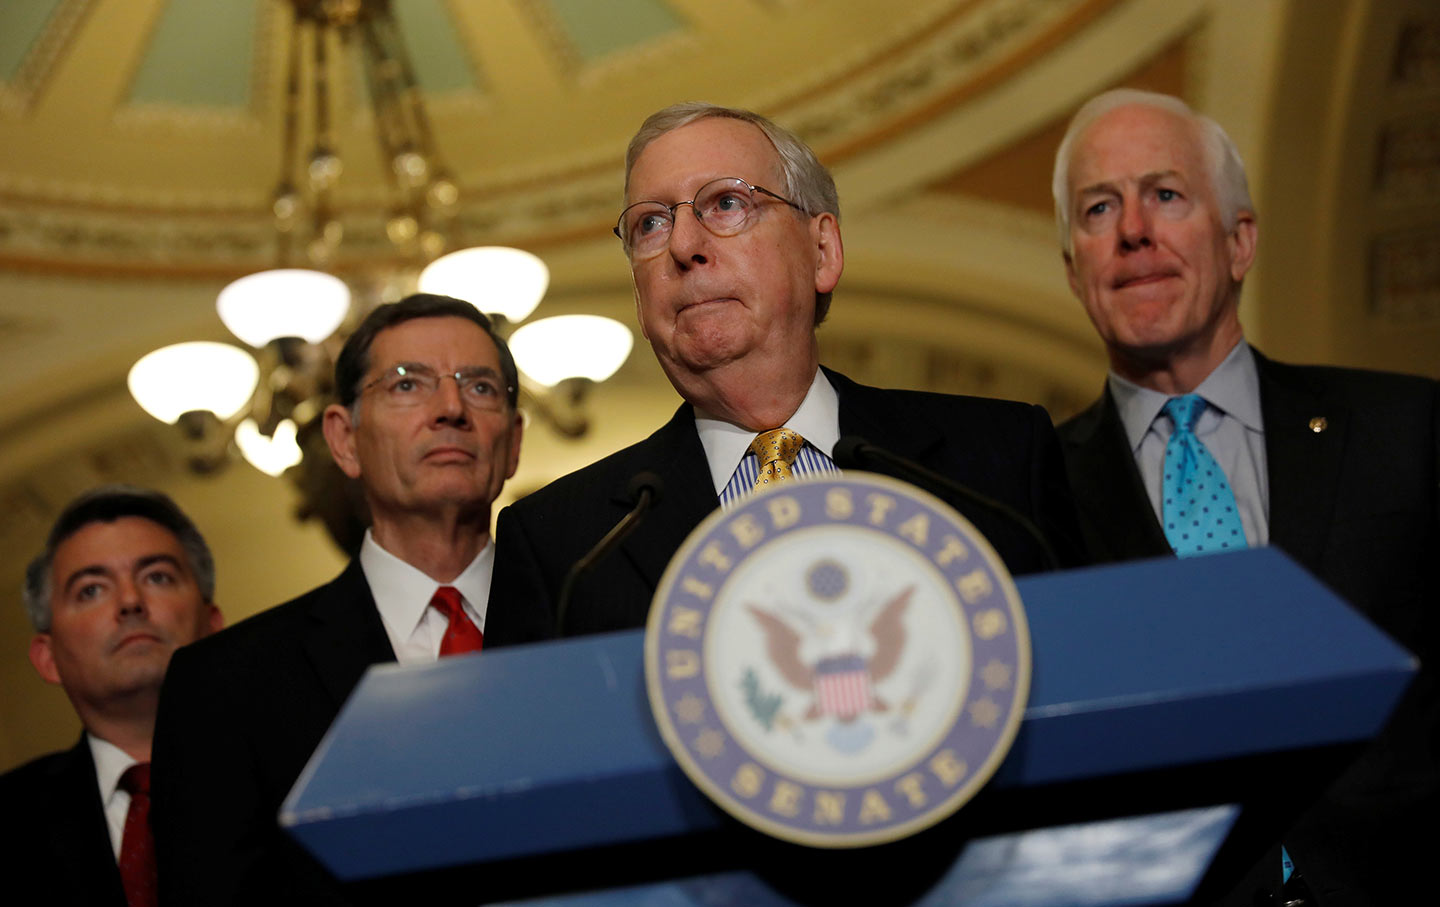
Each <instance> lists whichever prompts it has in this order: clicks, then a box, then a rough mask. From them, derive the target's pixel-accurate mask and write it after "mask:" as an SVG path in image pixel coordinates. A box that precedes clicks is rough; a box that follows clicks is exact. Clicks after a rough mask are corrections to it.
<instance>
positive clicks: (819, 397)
mask: <svg viewBox="0 0 1440 907" xmlns="http://www.w3.org/2000/svg"><path fill="white" fill-rule="evenodd" d="M695 428H696V430H697V431H698V432H699V433H700V443H701V445H702V446H703V447H704V448H705V459H706V460H707V461H708V463H709V466H710V479H711V482H712V483H713V484H714V487H715V494H716V497H717V498H719V500H720V506H721V507H723V508H726V509H728V508H730V507H731V506H732V505H734V503H735V502H736V501H738V500H740V499H741V498H743V497H744V496H745V495H747V494H749V493H750V491H751V489H752V488H753V487H754V485H755V476H756V475H757V474H758V473H759V471H760V463H759V460H758V458H757V457H756V456H755V455H754V454H753V453H751V452H750V442H751V441H753V440H755V435H756V432H753V431H750V430H749V429H745V428H741V427H740V426H738V425H732V424H731V423H729V422H725V421H723V420H720V419H712V418H709V417H707V416H704V415H702V414H700V413H699V412H697V413H696V414H695ZM770 428H789V429H791V430H792V431H797V432H799V433H800V436H801V437H803V438H804V439H805V446H804V447H803V448H801V450H800V453H799V455H798V456H797V457H796V458H795V465H794V467H793V471H794V473H795V475H797V476H803V475H813V474H816V473H824V472H834V471H836V469H837V468H836V466H835V463H834V462H833V461H832V460H831V459H830V456H829V451H831V450H834V448H835V442H836V441H839V440H840V400H839V398H838V397H837V396H836V394H835V388H833V387H831V386H830V382H829V381H827V380H825V373H824V372H822V371H820V370H819V369H816V370H815V378H814V380H813V381H811V383H810V390H809V391H808V392H807V393H806V394H805V399H804V400H803V401H801V403H800V408H799V409H797V410H795V413H794V415H792V416H791V417H790V418H789V419H786V420H785V422H784V424H783V425H772V426H770Z"/></svg>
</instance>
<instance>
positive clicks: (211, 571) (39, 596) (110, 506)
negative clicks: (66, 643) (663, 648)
mask: <svg viewBox="0 0 1440 907" xmlns="http://www.w3.org/2000/svg"><path fill="white" fill-rule="evenodd" d="M129 516H133V517H140V518H141V519H145V520H149V521H150V522H152V523H155V524H156V525H158V526H160V527H162V528H164V529H166V530H169V532H170V533H171V534H172V535H174V536H175V538H176V540H177V541H179V542H180V548H181V550H183V551H184V552H185V559H186V560H187V561H189V562H190V571H191V572H192V573H193V574H194V575H195V582H196V584H197V585H198V586H199V587H200V594H201V595H202V596H203V597H204V599H205V601H206V602H212V603H213V601H214V599H215V559H214V558H213V557H212V556H211V554H210V546H209V545H207V544H205V538H204V536H202V535H201V534H200V530H199V529H196V528H195V524H194V523H193V522H191V520H190V518H189V517H188V516H186V515H185V512H184V511H182V510H181V509H180V508H179V507H178V506H176V504H175V502H174V501H172V500H170V498H169V497H168V496H167V495H164V494H161V493H160V492H158V491H151V490H150V489H148V488H137V487H135V486H133V485H102V486H100V487H98V488H92V489H91V490H90V491H87V492H85V493H84V494H82V495H80V496H79V497H77V498H76V499H75V500H73V501H71V502H70V503H69V504H68V505H67V506H66V507H65V509H64V510H63V511H61V512H60V516H59V517H58V518H56V520H55V525H54V526H53V527H51V529H50V535H49V536H48V537H47V538H46V540H45V550H44V551H42V552H40V554H39V555H38V556H36V558H35V559H34V560H33V561H31V562H30V565H29V566H28V567H26V568H25V589H24V596H25V611H26V613H27V614H29V616H30V624H31V626H33V627H34V628H35V632H36V633H48V632H50V621H51V611H50V597H51V596H52V595H53V594H54V589H53V583H52V581H51V575H50V574H51V568H52V567H53V566H54V563H55V550H56V549H57V548H59V547H60V546H61V545H62V544H64V542H65V540H66V539H68V538H70V536H72V535H74V534H75V533H77V532H79V531H80V530H81V529H84V528H85V527H86V526H89V525H90V524H91V523H113V522H115V521H116V520H118V519H121V518H122V517H129Z"/></svg>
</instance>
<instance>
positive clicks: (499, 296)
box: [419, 246, 550, 323]
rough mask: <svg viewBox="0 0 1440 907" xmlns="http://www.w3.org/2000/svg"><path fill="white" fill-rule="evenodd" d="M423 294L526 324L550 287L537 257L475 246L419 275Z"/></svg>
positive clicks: (547, 273) (444, 257) (547, 272)
mask: <svg viewBox="0 0 1440 907" xmlns="http://www.w3.org/2000/svg"><path fill="white" fill-rule="evenodd" d="M419 285H420V292H422V293H438V294H439V295H441V296H454V297H455V298H456V299H463V300H465V301H466V302H469V303H471V304H473V305H474V306H475V308H477V309H479V310H480V311H482V312H488V313H491V314H495V315H504V316H505V318H506V319H508V320H509V321H511V322H512V323H515V322H521V321H524V320H525V319H526V318H528V317H529V315H530V313H531V312H533V311H535V307H536V306H538V305H539V304H540V300H541V299H543V298H544V297H545V290H546V289H548V288H549V286H550V269H549V268H547V267H546V266H545V262H543V261H541V260H540V259H539V258H538V257H537V256H535V255H531V254H530V253H529V252H526V251H524V250H522V249H510V248H506V247H505V246H476V247H474V248H471V249H460V250H458V251H455V252H451V253H450V254H449V255H442V256H440V257H439V258H437V259H435V260H434V261H432V262H430V264H429V265H427V266H426V267H425V270H423V271H421V272H420V284H419Z"/></svg>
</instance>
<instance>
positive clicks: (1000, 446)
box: [492, 103, 1078, 644]
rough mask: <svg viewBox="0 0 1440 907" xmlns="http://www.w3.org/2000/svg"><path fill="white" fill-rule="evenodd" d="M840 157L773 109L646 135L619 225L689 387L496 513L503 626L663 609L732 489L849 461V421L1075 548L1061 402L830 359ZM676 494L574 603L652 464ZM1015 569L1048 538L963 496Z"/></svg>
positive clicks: (629, 160)
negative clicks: (661, 412) (624, 442)
mask: <svg viewBox="0 0 1440 907" xmlns="http://www.w3.org/2000/svg"><path fill="white" fill-rule="evenodd" d="M839 211H840V208H839V199H838V197H837V193H836V191H835V183H834V180H833V179H832V178H831V176H830V174H829V172H828V171H827V170H826V169H825V168H824V166H822V165H821V164H820V162H819V161H818V160H816V158H815V155H814V153H813V152H812V151H811V150H810V149H809V148H808V147H806V146H805V144H804V143H803V142H801V141H800V140H799V139H798V138H796V137H795V136H794V135H792V134H790V133H789V132H787V131H785V130H784V129H782V128H780V127H779V126H776V125H775V124H774V123H772V122H770V121H769V120H767V119H765V118H764V117H761V116H759V115H757V114H754V113H751V112H749V111H744V110H735V109H730V108H724V107H716V106H714V105H710V104H697V103H690V104H679V105H675V106H673V107H669V108H666V109H665V110H661V111H660V112H658V113H656V114H654V115H653V116H651V117H650V118H649V119H647V120H646V121H645V123H644V124H643V125H642V126H641V127H640V131H639V132H638V133H637V134H636V135H635V137H634V139H632V140H631V142H630V148H629V151H628V154H627V156H626V183H625V207H624V210H623V211H622V212H621V214H620V217H619V220H618V222H617V224H616V226H615V233H616V235H617V236H618V237H619V238H620V242H621V245H622V247H623V249H624V251H625V255H626V257H627V258H628V260H629V264H630V270H631V275H632V277H633V279H634V284H635V300H636V306H637V312H638V316H639V322H640V330H641V332H642V333H643V334H644V335H645V337H646V339H647V340H649V341H650V346H651V348H652V349H653V350H654V352H655V356H656V358H657V359H658V360H659V362H660V366H661V368H663V369H664V371H665V374H666V376H667V377H668V378H669V379H670V383H671V384H672V385H673V386H674V387H675V389H676V390H677V391H678V392H679V394H680V396H681V397H683V398H684V401H685V402H684V404H683V405H682V406H681V407H680V409H679V410H678V411H677V412H676V414H675V416H674V418H672V419H671V420H670V422H669V423H668V424H666V425H665V426H664V427H662V428H661V429H660V430H659V431H657V432H655V434H653V435H651V436H650V437H649V438H647V439H645V440H644V441H641V442H640V443H638V444H635V445H633V446H631V447H628V448H626V449H624V450H622V451H620V452H618V453H616V454H614V455H612V456H610V457H607V458H605V459H603V460H601V461H599V462H598V463H595V464H592V465H591V466H589V467H586V468H585V469H582V470H580V471H579V472H576V473H573V474H571V475H569V476H566V477H564V478H562V479H560V480H558V481H556V482H554V483H552V484H551V485H549V486H547V487H546V488H543V489H541V490H540V491H538V492H536V493H534V494H532V495H530V496H529V497H527V498H525V499H524V500H522V501H520V502H518V503H516V504H515V505H514V506H511V507H509V508H507V509H506V510H505V511H503V512H502V513H501V514H500V520H499V523H498V525H497V528H496V537H497V545H498V548H497V555H496V569H495V595H496V599H497V600H503V601H504V602H505V607H504V608H503V609H499V610H497V611H496V613H495V615H494V621H493V630H492V642H493V643H494V644H504V643H513V642H523V641H528V640H534V639H541V638H545V637H548V636H551V635H556V634H559V635H572V634H581V633H596V632H602V631H606V630H616V629H621V628H627V627H638V626H641V625H643V624H644V622H645V617H646V613H647V610H648V608H649V605H650V599H651V597H652V596H653V595H654V592H655V588H656V585H657V584H658V582H659V580H660V575H661V573H662V572H663V571H664V569H665V566H666V563H667V562H668V561H669V559H670V556H671V555H672V554H673V553H674V552H675V550H676V548H677V547H678V546H679V544H680V542H681V541H682V540H683V539H684V538H685V536H686V535H687V534H688V533H689V532H690V531H691V530H692V529H694V528H695V526H696V525H697V524H699V522H700V521H701V520H702V519H704V518H705V516H706V515H707V514H709V513H710V512H711V511H713V510H714V509H715V508H716V507H717V506H727V505H728V504H730V503H731V502H733V501H735V500H737V499H738V498H740V497H743V496H744V495H747V494H749V493H751V491H752V490H753V489H755V488H759V487H764V486H768V485H774V484H777V483H781V482H785V481H789V480H790V479H791V478H793V477H794V476H803V475H806V474H812V473H819V472H826V471H830V470H833V469H835V465H834V463H833V461H832V459H831V454H832V450H833V448H834V445H835V443H836V442H837V441H838V440H839V439H840V438H841V437H842V436H843V435H851V434H854V435H861V436H864V437H865V438H867V439H868V440H870V441H871V442H873V443H875V444H877V445H881V446H883V447H886V448H888V449H889V450H891V451H893V452H895V453H898V454H901V455H903V456H906V457H908V458H911V459H913V460H917V461H919V462H920V463H922V464H923V465H925V466H927V467H929V468H930V469H933V470H935V471H937V472H940V473H942V474H944V475H946V476H948V477H949V478H951V479H953V480H955V481H958V482H961V483H964V484H966V485H968V486H970V487H971V488H973V489H977V490H979V491H981V492H983V493H984V494H986V495H988V496H990V497H992V498H994V499H997V500H999V501H1001V502H1003V503H1005V504H1008V505H1009V506H1010V507H1012V508H1013V509H1014V510H1017V511H1019V512H1020V513H1021V514H1022V515H1024V516H1026V517H1028V518H1029V519H1030V520H1032V521H1033V522H1034V523H1036V524H1038V525H1039V526H1040V528H1041V530H1042V532H1043V533H1044V534H1045V535H1046V536H1048V538H1049V540H1050V543H1051V544H1052V545H1053V546H1054V547H1055V548H1056V549H1057V550H1058V551H1059V552H1060V556H1061V560H1062V562H1073V561H1074V560H1076V559H1077V555H1075V554H1074V552H1075V551H1077V550H1078V529H1076V526H1075V516H1074V512H1073V509H1072V505H1071V503H1070V492H1069V488H1068V486H1067V484H1066V479H1065V476H1064V471H1063V468H1062V466H1061V461H1060V455H1059V445H1058V443H1057V442H1056V439H1055V433H1054V430H1053V428H1052V427H1051V424H1050V419H1049V417H1048V416H1047V415H1046V414H1045V411H1044V410H1043V409H1041V408H1040V407H1038V406H1026V405H1022V404H1018V403H1009V402H1003V401H996V400H982V399H978V398H971V397H957V396H948V395H942V394H926V393H915V392H908V391H895V390H881V389H878V388H873V387H865V386H862V385H859V384H856V383H855V382H853V381H850V380H849V379H847V378H845V377H844V376H843V375H840V374H838V373H836V372H834V371H831V370H829V369H825V368H822V367H821V366H820V362H819V346H818V344H817V342H816V337H815V331H816V327H817V326H818V325H819V324H820V322H821V321H823V320H824V318H825V315H826V313H827V311H828V310H829V307H830V298H831V293H832V291H833V290H834V289H835V287H836V285H837V283H838V282H839V280H840V273H841V271H842V269H843V267H844V250H843V248H842V246H841V240H840V214H839ZM642 472H651V473H654V474H655V475H656V476H658V477H659V479H660V482H661V484H663V491H662V493H661V494H660V495H659V497H658V500H657V501H656V503H655V506H654V507H653V510H652V511H651V513H650V514H649V515H648V516H647V517H646V519H645V520H644V522H642V523H641V524H640V525H639V527H638V528H637V529H636V530H635V531H634V533H633V534H632V535H630V536H629V537H628V538H627V539H626V540H625V541H624V542H623V545H622V549H621V550H620V551H617V552H614V553H613V554H611V555H610V556H609V557H608V558H607V559H605V560H602V561H600V562H598V563H597V564H596V565H595V566H594V568H593V569H592V571H591V572H590V573H588V574H587V575H585V576H583V577H581V578H580V579H579V580H578V581H577V582H575V583H574V584H573V587H572V596H571V598H570V599H569V600H568V607H567V608H566V609H565V611H564V614H563V619H562V620H561V621H560V622H561V623H562V624H563V625H562V626H559V627H557V626H556V622H557V617H560V616H561V615H558V614H557V611H559V610H560V609H559V607H558V602H557V600H558V599H559V597H560V589H561V586H562V585H563V584H564V579H565V575H566V573H567V572H568V570H569V568H570V566H571V565H572V564H573V563H574V562H575V561H576V560H577V559H579V558H580V557H581V556H582V555H584V554H585V553H586V552H587V551H588V550H590V549H591V547H592V546H593V545H594V544H595V543H596V541H597V540H599V539H600V538H601V537H602V536H603V535H604V534H605V533H606V531H607V530H609V529H610V527H611V526H613V525H614V524H615V523H616V521H617V520H618V519H620V517H622V516H623V515H624V514H625V513H626V511H627V510H628V509H629V508H630V506H631V501H632V499H633V497H634V495H633V493H632V492H630V491H629V490H628V487H627V486H629V485H630V483H631V480H632V479H633V478H634V477H635V476H636V475H637V474H639V473H642ZM962 509H965V510H966V515H967V516H969V517H970V519H971V520H972V521H974V522H975V523H976V525H977V526H978V527H979V528H980V529H981V531H983V532H985V533H986V535H988V536H989V538H990V539H991V541H992V542H993V543H994V544H995V547H996V549H997V550H998V551H999V553H1000V555H1001V556H1002V557H1003V558H1004V559H1005V561H1006V562H1007V564H1008V565H1009V567H1010V569H1011V570H1012V571H1014V572H1017V573H1024V572H1028V571H1032V570H1037V569H1040V568H1041V567H1042V566H1043V565H1044V564H1045V556H1044V554H1043V552H1042V550H1041V546H1040V545H1039V544H1037V542H1036V541H1035V540H1033V539H1032V538H1031V537H1030V536H1029V535H1027V534H1026V533H1025V532H1024V531H1023V530H1021V529H1020V528H1018V527H1017V526H1016V525H1014V523H1013V522H1011V521H1009V520H1007V519H1005V518H1001V517H997V516H996V514H995V513H994V512H992V511H987V510H983V509H976V508H969V507H968V505H966V506H965V507H962Z"/></svg>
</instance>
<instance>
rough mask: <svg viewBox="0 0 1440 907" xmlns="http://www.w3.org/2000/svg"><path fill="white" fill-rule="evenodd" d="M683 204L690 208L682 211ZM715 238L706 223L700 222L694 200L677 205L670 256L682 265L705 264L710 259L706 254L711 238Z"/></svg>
mask: <svg viewBox="0 0 1440 907" xmlns="http://www.w3.org/2000/svg"><path fill="white" fill-rule="evenodd" d="M681 206H684V207H686V208H688V209H689V210H688V211H686V212H684V213H682V212H681V211H680V208H681ZM713 238H714V234H713V233H711V232H710V231H709V230H708V229H707V228H706V227H705V225H704V224H702V223H701V222H700V216H699V214H698V213H697V212H696V210H695V203H694V202H681V204H680V205H676V206H675V213H674V215H672V221H671V225H670V242H669V246H668V248H669V252H670V257H671V258H673V259H675V261H676V262H678V263H679V264H680V266H681V267H690V266H691V265H696V264H704V263H705V262H706V261H708V260H709V256H708V255H707V254H706V253H707V249H708V247H709V243H710V240H711V239H713Z"/></svg>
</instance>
